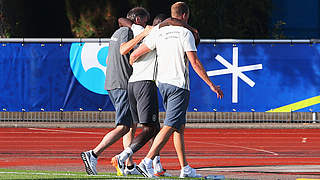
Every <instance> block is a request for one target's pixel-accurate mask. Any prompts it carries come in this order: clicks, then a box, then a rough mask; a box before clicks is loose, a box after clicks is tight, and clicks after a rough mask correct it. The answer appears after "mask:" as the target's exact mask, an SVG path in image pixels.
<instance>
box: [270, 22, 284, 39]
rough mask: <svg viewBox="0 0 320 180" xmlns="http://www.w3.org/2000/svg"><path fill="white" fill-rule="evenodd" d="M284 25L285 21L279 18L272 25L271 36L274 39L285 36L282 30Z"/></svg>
mask: <svg viewBox="0 0 320 180" xmlns="http://www.w3.org/2000/svg"><path fill="white" fill-rule="evenodd" d="M284 25H286V23H285V22H283V21H281V20H279V21H277V22H276V23H275V24H274V27H273V29H272V38H274V39H285V38H286V36H285V35H284V32H283V26H284Z"/></svg>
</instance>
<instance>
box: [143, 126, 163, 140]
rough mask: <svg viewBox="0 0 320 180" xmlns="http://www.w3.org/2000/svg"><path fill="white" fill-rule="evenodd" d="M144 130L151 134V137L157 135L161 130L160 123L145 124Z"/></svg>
mask: <svg viewBox="0 0 320 180" xmlns="http://www.w3.org/2000/svg"><path fill="white" fill-rule="evenodd" d="M143 131H145V132H146V133H147V134H150V135H151V137H153V136H156V135H157V134H158V132H159V131H160V124H152V125H144V126H143Z"/></svg>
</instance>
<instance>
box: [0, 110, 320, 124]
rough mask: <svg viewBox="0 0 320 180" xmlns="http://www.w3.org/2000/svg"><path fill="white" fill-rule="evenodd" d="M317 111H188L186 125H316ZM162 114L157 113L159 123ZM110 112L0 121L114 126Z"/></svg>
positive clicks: (10, 116) (24, 115)
mask: <svg viewBox="0 0 320 180" xmlns="http://www.w3.org/2000/svg"><path fill="white" fill-rule="evenodd" d="M319 115H320V113H319V112H188V113H187V121H188V123H319V122H320V120H319V118H318V117H319ZM164 118H165V113H164V112H160V122H163V120H164ZM114 119H115V112H113V111H67V112H65V111H61V112H0V122H46V123H47V122H49V123H113V122H114Z"/></svg>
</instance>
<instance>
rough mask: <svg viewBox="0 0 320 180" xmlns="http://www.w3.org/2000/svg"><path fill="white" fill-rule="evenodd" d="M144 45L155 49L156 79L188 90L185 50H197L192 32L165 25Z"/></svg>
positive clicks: (187, 68)
mask: <svg viewBox="0 0 320 180" xmlns="http://www.w3.org/2000/svg"><path fill="white" fill-rule="evenodd" d="M152 39H153V41H149V42H146V45H147V46H148V47H149V48H151V49H153V47H155V48H156V49H157V55H158V75H157V81H158V82H160V83H168V84H171V85H174V86H177V87H180V88H183V89H188V90H189V67H188V60H187V59H186V56H185V52H186V51H197V49H196V47H195V43H194V37H193V35H192V33H191V32H190V31H189V30H188V29H186V28H183V27H179V26H166V27H163V28H160V30H159V31H157V33H155V34H153V38H152Z"/></svg>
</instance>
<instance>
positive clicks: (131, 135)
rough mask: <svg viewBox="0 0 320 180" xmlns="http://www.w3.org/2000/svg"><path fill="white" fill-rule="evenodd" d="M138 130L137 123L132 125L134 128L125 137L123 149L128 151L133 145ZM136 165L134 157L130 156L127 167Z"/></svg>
mask: <svg viewBox="0 0 320 180" xmlns="http://www.w3.org/2000/svg"><path fill="white" fill-rule="evenodd" d="M136 130H137V123H134V124H132V127H131V128H130V130H129V132H128V133H127V134H126V135H124V136H123V141H122V142H123V148H124V149H126V148H127V147H129V146H130V145H131V143H132V140H133V138H134V134H135V133H136ZM133 164H134V162H133V159H132V156H130V157H129V158H128V159H127V161H126V165H127V166H132V165H133Z"/></svg>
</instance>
